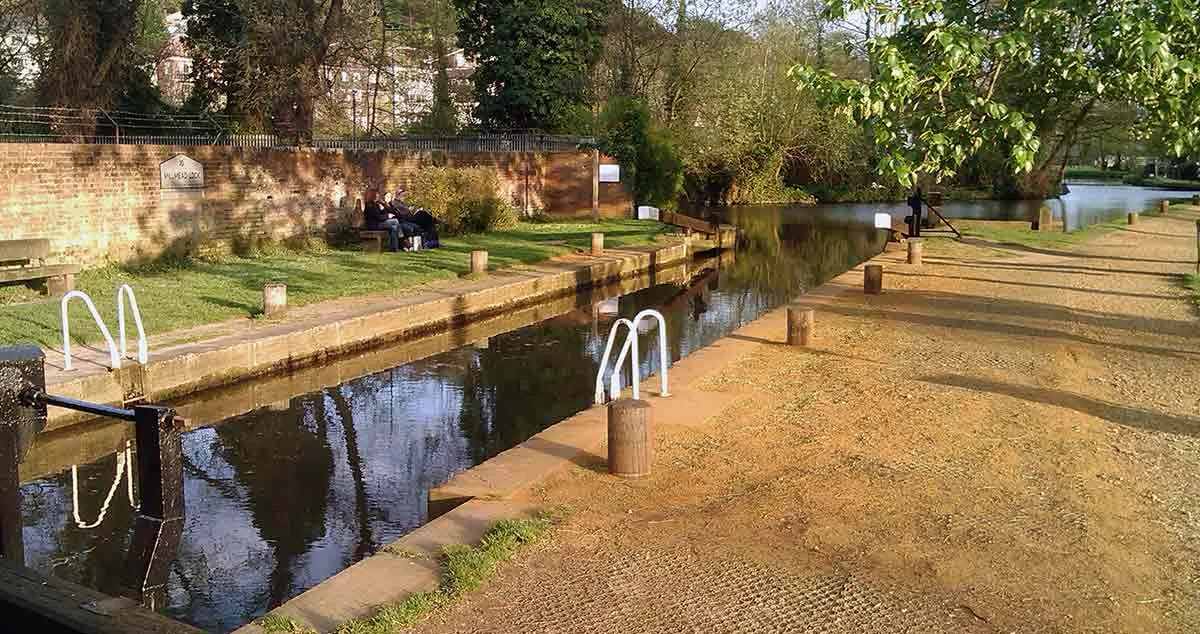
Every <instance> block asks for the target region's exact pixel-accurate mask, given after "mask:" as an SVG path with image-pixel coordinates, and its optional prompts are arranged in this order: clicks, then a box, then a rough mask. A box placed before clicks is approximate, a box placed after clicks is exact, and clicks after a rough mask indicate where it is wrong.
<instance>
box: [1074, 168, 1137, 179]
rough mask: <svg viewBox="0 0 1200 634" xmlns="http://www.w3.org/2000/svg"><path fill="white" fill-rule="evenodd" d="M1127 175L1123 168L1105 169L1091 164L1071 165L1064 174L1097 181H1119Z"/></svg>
mask: <svg viewBox="0 0 1200 634" xmlns="http://www.w3.org/2000/svg"><path fill="white" fill-rule="evenodd" d="M1128 175H1129V172H1126V171H1124V170H1106V169H1102V168H1099V167H1095V166H1092V165H1071V166H1068V167H1067V171H1066V173H1065V174H1064V176H1066V177H1067V178H1078V179H1082V180H1097V181H1119V180H1121V179H1123V178H1125V177H1126V176H1128Z"/></svg>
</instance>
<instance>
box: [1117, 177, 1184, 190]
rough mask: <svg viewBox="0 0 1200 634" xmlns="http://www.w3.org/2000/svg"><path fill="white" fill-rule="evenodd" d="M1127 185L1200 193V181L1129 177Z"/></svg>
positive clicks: (1126, 178) (1126, 179)
mask: <svg viewBox="0 0 1200 634" xmlns="http://www.w3.org/2000/svg"><path fill="white" fill-rule="evenodd" d="M1124 182H1125V184H1127V185H1138V186H1139V187H1156V188H1158V189H1172V190H1175V191H1181V192H1190V191H1200V181H1192V180H1180V179H1177V178H1154V177H1153V176H1127V177H1125V181H1124Z"/></svg>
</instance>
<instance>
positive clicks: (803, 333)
mask: <svg viewBox="0 0 1200 634" xmlns="http://www.w3.org/2000/svg"><path fill="white" fill-rule="evenodd" d="M815 318H816V311H815V310H813V309H811V308H804V307H803V306H788V309H787V342H788V345H789V346H807V345H808V344H809V342H811V341H812V336H813V322H814V321H815Z"/></svg>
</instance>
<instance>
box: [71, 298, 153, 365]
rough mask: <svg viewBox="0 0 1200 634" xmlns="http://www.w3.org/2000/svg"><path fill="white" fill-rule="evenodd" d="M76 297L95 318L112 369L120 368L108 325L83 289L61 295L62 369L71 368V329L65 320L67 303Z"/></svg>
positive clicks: (118, 356)
mask: <svg viewBox="0 0 1200 634" xmlns="http://www.w3.org/2000/svg"><path fill="white" fill-rule="evenodd" d="M76 297H78V298H79V299H81V300H83V303H84V305H85V306H87V309H88V312H90V313H91V314H92V319H93V320H95V322H96V326H97V327H99V328H100V334H102V335H104V341H105V343H107V344H108V359H109V364H110V366H111V367H112V369H114V370H116V369H118V368H120V367H121V357H120V355H118V354H117V345H116V344H115V343H113V338H112V335H111V334H109V333H108V326H106V325H104V320H103V319H101V318H100V313H98V312H96V304H94V303H92V298H91V297H89V296H88V294H87V293H85V292H83V291H69V292H68V293H67V294H66V295H63V298H62V303H61V304H60V306H61V311H60V312H61V313H62V333H63V369H64V370H70V369H71V329H70V322H69V321H68V320H67V305H68V304H69V303H70V302H71V300H72V299H74V298H76ZM139 325H140V322H139Z"/></svg>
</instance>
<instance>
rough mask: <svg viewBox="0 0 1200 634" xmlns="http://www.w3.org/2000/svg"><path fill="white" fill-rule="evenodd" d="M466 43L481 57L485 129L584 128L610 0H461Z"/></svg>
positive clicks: (478, 81) (478, 93)
mask: <svg viewBox="0 0 1200 634" xmlns="http://www.w3.org/2000/svg"><path fill="white" fill-rule="evenodd" d="M455 6H456V7H457V8H458V10H459V20H458V25H459V43H460V44H461V45H462V47H463V48H464V49H465V51H466V53H467V54H468V55H470V56H472V57H474V58H476V59H477V60H478V66H477V67H476V69H475V75H474V82H475V99H476V103H477V104H478V105H477V106H476V116H477V117H478V118H479V120H480V122H481V123H482V124H483V126H484V127H485V128H489V129H527V130H538V131H542V132H579V131H580V130H581V128H582V127H584V126H585V125H586V121H587V120H588V119H590V113H589V109H588V100H587V93H586V88H587V79H588V76H589V71H590V70H591V67H592V65H593V64H594V63H595V61H596V60H597V58H598V57H599V55H600V51H601V37H602V29H603V26H604V18H605V3H604V1H603V0H541V1H538V2H530V1H528V0H455Z"/></svg>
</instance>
